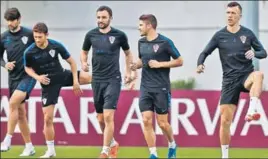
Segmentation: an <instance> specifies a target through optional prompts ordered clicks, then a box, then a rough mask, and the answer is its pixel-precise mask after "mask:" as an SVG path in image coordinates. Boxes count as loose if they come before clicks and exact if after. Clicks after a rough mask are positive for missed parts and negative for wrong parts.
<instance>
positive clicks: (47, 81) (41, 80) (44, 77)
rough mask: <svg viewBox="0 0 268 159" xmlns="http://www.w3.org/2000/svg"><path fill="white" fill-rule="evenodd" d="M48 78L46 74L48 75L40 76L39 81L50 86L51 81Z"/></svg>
mask: <svg viewBox="0 0 268 159" xmlns="http://www.w3.org/2000/svg"><path fill="white" fill-rule="evenodd" d="M47 76H48V74H46V75H40V76H38V79H37V80H38V81H39V82H40V83H42V84H43V85H49V83H50V79H49V78H48V77H47Z"/></svg>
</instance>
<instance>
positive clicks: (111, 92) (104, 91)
mask: <svg viewBox="0 0 268 159" xmlns="http://www.w3.org/2000/svg"><path fill="white" fill-rule="evenodd" d="M91 86H92V91H93V98H94V105H95V109H96V112H97V113H103V109H116V108H117V103H118V99H119V96H120V91H121V81H112V82H92V84H91Z"/></svg>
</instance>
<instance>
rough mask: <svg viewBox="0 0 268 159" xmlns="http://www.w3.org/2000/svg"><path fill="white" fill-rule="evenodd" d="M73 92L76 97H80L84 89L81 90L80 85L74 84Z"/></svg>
mask: <svg viewBox="0 0 268 159" xmlns="http://www.w3.org/2000/svg"><path fill="white" fill-rule="evenodd" d="M73 91H74V94H75V95H76V96H79V95H81V94H82V93H83V91H82V89H81V88H80V84H79V83H78V82H75V81H74V82H73Z"/></svg>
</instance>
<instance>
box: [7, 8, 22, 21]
mask: <svg viewBox="0 0 268 159" xmlns="http://www.w3.org/2000/svg"><path fill="white" fill-rule="evenodd" d="M20 17H21V15H20V11H19V10H18V8H8V9H7V10H6V12H5V15H4V18H5V19H6V20H8V21H9V20H11V21H13V20H16V19H20Z"/></svg>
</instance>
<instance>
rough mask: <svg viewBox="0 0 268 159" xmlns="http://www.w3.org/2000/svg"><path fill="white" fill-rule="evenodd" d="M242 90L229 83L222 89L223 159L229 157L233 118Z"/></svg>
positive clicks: (221, 135)
mask: <svg viewBox="0 0 268 159" xmlns="http://www.w3.org/2000/svg"><path fill="white" fill-rule="evenodd" d="M239 95H240V90H239V88H238V87H237V84H236V83H234V82H233V83H227V84H224V85H223V87H222V92H221V101H220V113H221V122H220V132H219V134H220V142H221V149H222V158H228V157H229V145H230V142H231V134H230V128H231V124H232V120H233V116H234V113H235V110H236V105H237V104H238V100H239Z"/></svg>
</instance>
